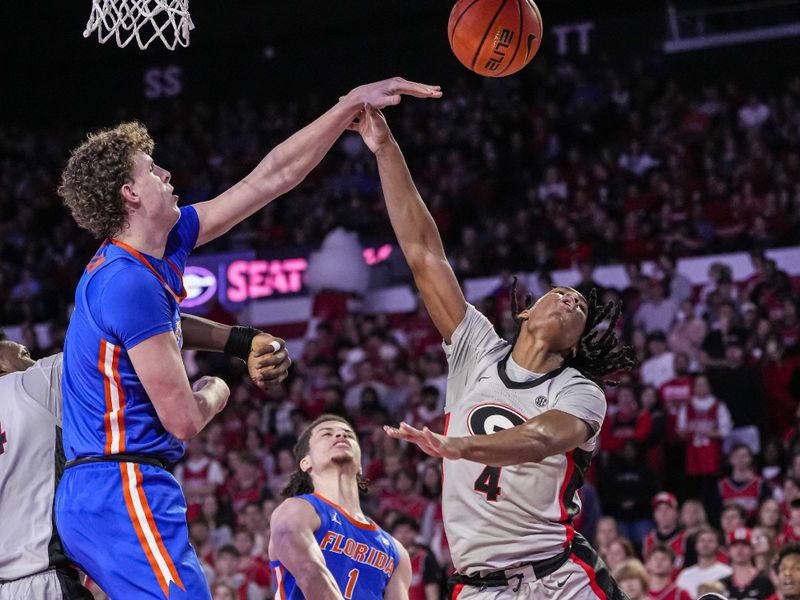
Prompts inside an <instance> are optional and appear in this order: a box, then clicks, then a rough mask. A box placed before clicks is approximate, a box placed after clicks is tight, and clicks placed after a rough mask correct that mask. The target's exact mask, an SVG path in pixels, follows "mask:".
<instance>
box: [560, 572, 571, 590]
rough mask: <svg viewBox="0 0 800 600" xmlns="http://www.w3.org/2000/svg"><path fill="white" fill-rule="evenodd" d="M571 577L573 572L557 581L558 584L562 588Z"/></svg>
mask: <svg viewBox="0 0 800 600" xmlns="http://www.w3.org/2000/svg"><path fill="white" fill-rule="evenodd" d="M570 577H572V573H570V574H569V575H567V576H566V577H564V579H562V580H561V581H556V585H557V586H558V587H560V588H562V587H564V586H565V585H566V584H567V581H569V578H570Z"/></svg>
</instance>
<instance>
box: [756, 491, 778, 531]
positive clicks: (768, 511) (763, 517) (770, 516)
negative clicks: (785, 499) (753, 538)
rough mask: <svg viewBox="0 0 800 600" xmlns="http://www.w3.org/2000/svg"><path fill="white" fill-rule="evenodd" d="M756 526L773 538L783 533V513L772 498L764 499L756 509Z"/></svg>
mask: <svg viewBox="0 0 800 600" xmlns="http://www.w3.org/2000/svg"><path fill="white" fill-rule="evenodd" d="M756 526H757V527H760V528H761V529H763V530H764V531H765V532H766V533H768V534H769V535H770V537H772V538H775V537H777V536H778V535H779V534H780V533H782V532H783V513H782V512H781V505H780V502H778V501H777V500H775V499H774V498H766V499H765V500H764V501H763V502H762V503H761V506H759V508H758V516H757V518H756Z"/></svg>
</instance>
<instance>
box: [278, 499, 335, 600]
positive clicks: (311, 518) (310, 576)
mask: <svg viewBox="0 0 800 600" xmlns="http://www.w3.org/2000/svg"><path fill="white" fill-rule="evenodd" d="M270 525H271V535H270V539H269V558H270V560H274V561H280V562H281V564H282V565H283V566H284V567H285V568H286V570H287V571H289V572H290V573H291V574H292V575H294V578H295V579H296V580H297V585H298V586H299V587H300V591H302V592H303V597H305V598H314V599H317V598H318V599H319V600H344V599H343V597H342V593H341V592H340V591H339V587H338V586H337V585H336V580H335V579H334V578H333V575H332V574H331V572H330V571H329V570H328V567H327V565H326V564H325V557H324V556H323V555H322V550H320V548H319V544H317V540H316V539H314V532H315V531H316V530H317V529H318V528H319V526H320V520H319V516H317V513H316V511H315V510H314V508H313V507H312V506H311V505H310V504H309V503H308V502H306V501H305V500H301V499H300V498H287V499H286V500H284V501H283V503H281V505H280V506H278V508H276V509H275V511H274V512H273V513H272V518H271V519H270Z"/></svg>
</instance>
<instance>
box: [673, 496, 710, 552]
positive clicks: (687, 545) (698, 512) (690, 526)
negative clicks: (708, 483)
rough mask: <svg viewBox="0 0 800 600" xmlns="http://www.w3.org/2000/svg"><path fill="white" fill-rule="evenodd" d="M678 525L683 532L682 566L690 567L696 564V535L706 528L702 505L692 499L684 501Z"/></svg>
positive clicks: (706, 522) (706, 519) (704, 511)
mask: <svg viewBox="0 0 800 600" xmlns="http://www.w3.org/2000/svg"><path fill="white" fill-rule="evenodd" d="M680 523H681V526H682V527H683V531H684V543H683V547H684V557H683V565H682V566H683V567H691V566H692V565H695V564H697V552H695V542H696V541H697V534H698V533H699V532H700V531H701V530H703V529H705V528H706V527H708V516H707V515H706V509H705V507H704V506H703V503H702V502H700V501H699V500H695V499H693V498H689V499H687V500H685V501H684V502H683V504H682V505H681V513H680Z"/></svg>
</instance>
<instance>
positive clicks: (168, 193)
mask: <svg viewBox="0 0 800 600" xmlns="http://www.w3.org/2000/svg"><path fill="white" fill-rule="evenodd" d="M170 177H171V175H170V173H169V171H167V170H166V169H163V168H161V167H159V166H158V165H157V164H155V163H154V162H153V157H151V156H150V155H149V154H145V153H144V152H138V153H137V154H136V157H135V158H134V161H133V190H134V191H135V192H136V193H137V195H138V196H139V198H140V200H141V205H142V210H144V211H145V214H146V215H147V216H148V217H149V218H151V219H152V220H154V221H159V220H165V221H167V222H169V223H170V227H171V226H172V225H174V224H175V222H176V221H177V220H178V217H179V216H180V211H179V210H178V197H177V196H176V195H175V194H173V193H172V191H173V188H172V184H171V183H170ZM170 219H174V220H172V221H170Z"/></svg>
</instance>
